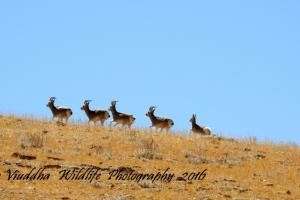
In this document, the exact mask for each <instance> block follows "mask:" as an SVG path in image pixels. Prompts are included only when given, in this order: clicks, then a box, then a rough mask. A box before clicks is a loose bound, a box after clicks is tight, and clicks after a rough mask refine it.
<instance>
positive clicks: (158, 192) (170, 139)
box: [0, 116, 300, 199]
mask: <svg viewBox="0 0 300 200" xmlns="http://www.w3.org/2000/svg"><path fill="white" fill-rule="evenodd" d="M30 135H33V136H36V137H37V138H38V139H39V138H44V141H43V143H42V145H43V146H42V147H31V146H32V145H34V142H36V140H37V139H36V138H30V137H29V136H30ZM152 139H153V143H152ZM0 149H1V151H0V173H1V174H2V175H1V176H0V198H1V199H45V197H47V196H48V197H49V199H63V198H65V199H67V198H69V199H300V188H299V183H300V179H299V176H298V175H299V173H300V151H299V149H298V148H297V147H295V146H293V145H282V146H279V145H272V144H256V143H255V142H254V141H252V142H251V141H245V140H244V141H243V140H241V141H236V140H232V139H226V138H221V137H200V136H195V135H194V136H192V135H188V136H183V135H176V134H165V133H155V132H149V130H122V129H109V128H101V127H97V128H94V127H89V126H87V125H80V124H72V125H67V126H58V125H57V124H56V123H54V122H49V121H44V120H35V119H27V118H16V117H12V116H9V117H3V116H2V117H0ZM15 152H17V153H21V154H25V155H33V156H36V157H37V159H36V160H24V159H20V158H16V157H13V156H12V154H13V153H15ZM145 152H148V154H146V155H145V154H143V153H145ZM151 156H154V158H153V159H151ZM48 157H56V158H60V159H62V160H53V159H49V158H48ZM49 164H53V165H60V166H62V167H68V166H80V165H83V164H87V165H95V166H99V167H101V168H109V169H116V168H118V167H121V166H124V167H130V168H132V169H134V170H136V171H138V172H143V173H146V172H156V171H157V170H160V171H162V170H164V169H166V168H168V167H170V170H171V171H172V172H173V173H175V174H176V176H177V177H178V176H180V175H181V174H182V173H184V172H185V171H191V172H193V171H202V170H203V169H208V171H207V176H206V178H205V179H204V180H202V181H172V182H171V183H163V182H160V181H157V182H155V183H154V184H152V183H151V182H149V181H148V182H147V181H144V182H143V183H136V182H134V181H115V180H109V181H108V180H106V179H107V171H103V172H102V174H103V175H102V176H103V177H101V180H100V182H93V183H88V182H78V181H69V182H68V181H58V175H57V172H58V171H59V170H57V169H47V172H50V173H51V179H50V180H49V181H47V182H41V181H33V182H25V181H23V182H22V181H7V180H6V178H7V173H6V171H7V170H8V169H18V170H20V171H23V172H27V171H28V170H29V169H28V168H26V167H20V166H17V165H28V166H31V167H43V166H45V165H49ZM50 196H52V197H51V198H50Z"/></svg>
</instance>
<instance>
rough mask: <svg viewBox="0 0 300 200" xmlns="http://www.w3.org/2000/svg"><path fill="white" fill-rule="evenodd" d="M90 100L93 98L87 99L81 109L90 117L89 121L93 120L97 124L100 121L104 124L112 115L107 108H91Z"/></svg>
mask: <svg viewBox="0 0 300 200" xmlns="http://www.w3.org/2000/svg"><path fill="white" fill-rule="evenodd" d="M90 102H91V100H85V101H84V103H83V105H82V107H81V110H84V112H85V114H86V115H87V117H88V118H89V123H90V122H93V123H94V125H95V126H96V123H97V122H98V121H100V122H101V125H102V126H103V125H104V122H105V120H107V119H108V118H109V117H110V115H109V113H108V112H107V111H106V110H90Z"/></svg>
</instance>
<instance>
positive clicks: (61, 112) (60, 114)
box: [46, 97, 73, 123]
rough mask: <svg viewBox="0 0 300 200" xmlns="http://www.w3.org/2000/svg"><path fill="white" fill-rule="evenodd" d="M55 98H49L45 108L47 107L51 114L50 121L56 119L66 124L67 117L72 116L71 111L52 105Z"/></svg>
mask: <svg viewBox="0 0 300 200" xmlns="http://www.w3.org/2000/svg"><path fill="white" fill-rule="evenodd" d="M55 99H56V98H55V97H51V98H50V99H49V102H48V104H47V105H46V106H48V107H49V108H50V110H51V112H52V114H53V117H52V120H54V119H55V118H57V120H58V122H61V123H64V120H65V123H67V122H68V120H69V117H70V116H71V115H72V114H73V112H72V110H71V109H70V108H67V107H62V106H60V107H56V106H55V105H54V101H55Z"/></svg>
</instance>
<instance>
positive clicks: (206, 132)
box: [190, 114, 211, 135]
mask: <svg viewBox="0 0 300 200" xmlns="http://www.w3.org/2000/svg"><path fill="white" fill-rule="evenodd" d="M190 122H191V123H192V130H191V131H192V132H193V133H198V134H201V135H210V134H211V129H210V128H209V127H205V126H203V127H202V126H199V125H198V124H197V123H196V115H195V114H193V115H192V118H191V119H190Z"/></svg>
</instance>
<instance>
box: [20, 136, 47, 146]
mask: <svg viewBox="0 0 300 200" xmlns="http://www.w3.org/2000/svg"><path fill="white" fill-rule="evenodd" d="M44 140H45V136H44V135H43V134H42V133H30V134H22V135H21V136H20V139H19V144H20V146H21V147H22V148H27V147H33V148H41V147H43V146H44Z"/></svg>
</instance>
